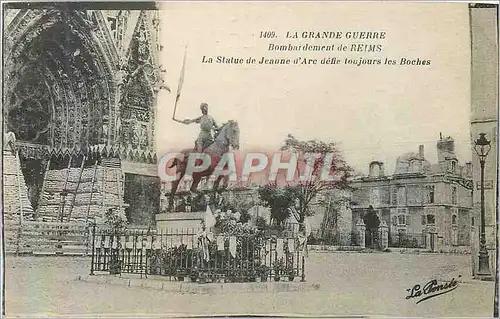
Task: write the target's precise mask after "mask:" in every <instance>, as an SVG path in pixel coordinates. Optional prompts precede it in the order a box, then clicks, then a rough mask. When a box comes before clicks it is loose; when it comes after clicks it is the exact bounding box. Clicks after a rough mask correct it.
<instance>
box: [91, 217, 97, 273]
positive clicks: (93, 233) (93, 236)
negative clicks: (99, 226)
mask: <svg viewBox="0 0 500 319" xmlns="http://www.w3.org/2000/svg"><path fill="white" fill-rule="evenodd" d="M95 226H96V224H95V222H94V223H92V261H91V263H90V275H91V276H93V275H94V252H95Z"/></svg>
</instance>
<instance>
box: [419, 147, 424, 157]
mask: <svg viewBox="0 0 500 319" xmlns="http://www.w3.org/2000/svg"><path fill="white" fill-rule="evenodd" d="M418 155H420V157H424V146H423V145H419V146H418Z"/></svg>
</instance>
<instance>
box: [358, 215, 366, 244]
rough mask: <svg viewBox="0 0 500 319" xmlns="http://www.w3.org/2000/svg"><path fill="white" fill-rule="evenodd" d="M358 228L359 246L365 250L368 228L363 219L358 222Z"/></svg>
mask: <svg viewBox="0 0 500 319" xmlns="http://www.w3.org/2000/svg"><path fill="white" fill-rule="evenodd" d="M356 228H357V230H358V234H359V245H360V246H361V248H365V247H366V243H365V236H366V234H365V230H366V226H365V223H364V222H363V220H362V219H360V220H358V223H357V224H356Z"/></svg>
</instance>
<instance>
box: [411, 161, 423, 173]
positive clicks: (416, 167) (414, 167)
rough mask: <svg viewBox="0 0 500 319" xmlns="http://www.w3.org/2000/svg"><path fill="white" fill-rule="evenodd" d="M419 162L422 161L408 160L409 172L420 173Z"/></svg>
mask: <svg viewBox="0 0 500 319" xmlns="http://www.w3.org/2000/svg"><path fill="white" fill-rule="evenodd" d="M421 164H422V162H420V161H419V160H412V161H411V162H410V172H411V173H420V171H421V169H420V168H421Z"/></svg>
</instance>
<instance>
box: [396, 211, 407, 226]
mask: <svg viewBox="0 0 500 319" xmlns="http://www.w3.org/2000/svg"><path fill="white" fill-rule="evenodd" d="M398 226H406V215H403V214H401V215H398Z"/></svg>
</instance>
